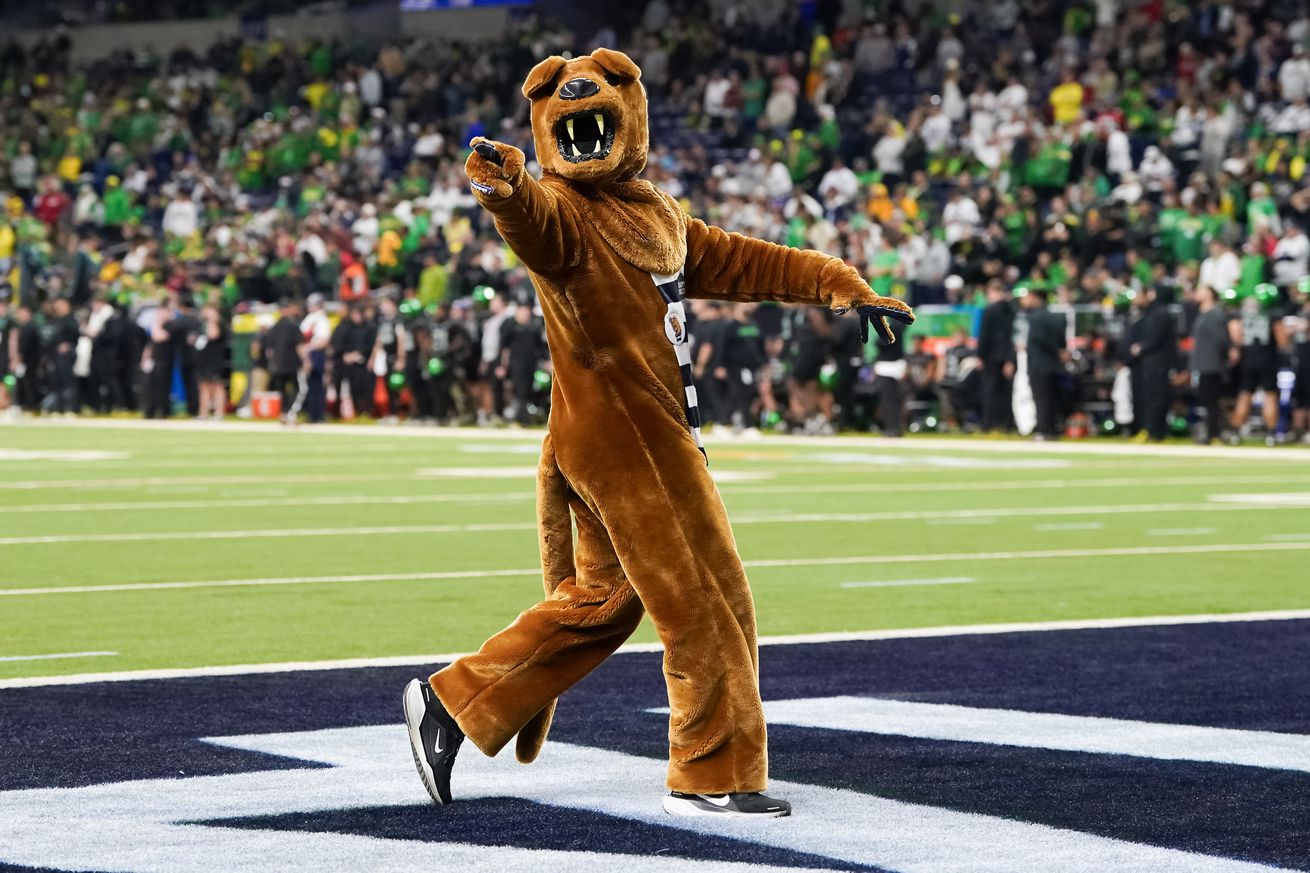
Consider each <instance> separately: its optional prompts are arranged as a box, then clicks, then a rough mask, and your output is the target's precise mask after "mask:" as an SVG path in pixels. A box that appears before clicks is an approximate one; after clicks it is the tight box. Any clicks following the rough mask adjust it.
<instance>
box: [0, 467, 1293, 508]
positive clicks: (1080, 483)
mask: <svg viewBox="0 0 1310 873" xmlns="http://www.w3.org/2000/svg"><path fill="white" fill-rule="evenodd" d="M771 472H772V471H771ZM824 472H825V473H828V474H831V473H833V471H832V470H825V471H824ZM874 472H876V473H877V475H878V476H879V477H882V476H885V475H887V474H888V473H890V472H892V471H874ZM413 480H414V474H413V473H412V472H407V473H405V474H404V475H391V474H388V475H378V474H376V473H342V474H320V473H307V474H295V473H290V474H287V475H250V476H158V477H146V478H108V479H27V480H18V481H4V480H0V490H16V491H40V490H43V489H47V488H79V489H111V488H161V489H174V488H181V487H182V486H194V485H214V486H232V485H243V484H245V485H282V484H306V485H324V484H328V483H331V482H412V481H413ZM1306 482H1310V475H1306V476H1293V475H1286V474H1282V475H1248V476H1159V477H1154V478H1152V477H1144V478H1139V477H1114V478H1103V479H1094V478H1089V479H1041V480H1035V481H1031V482H1024V481H1015V480H1013V479H1005V480H1001V481H995V482H979V481H977V480H972V481H968V482H920V481H916V482H885V481H882V479H881V478H879V479H878V480H877V481H876V482H870V483H861V484H850V483H835V484H824V485H822V486H815V485H812V484H811V485H738V484H731V485H728V486H727V487H725V488H720V489H719V490H720V493H721V494H723V495H724V496H731V495H740V494H813V493H815V490H816V488H821V489H822V491H823V492H824V493H861V494H868V495H869V496H870V498H871V499H872V498H875V497H877V495H879V494H885V493H891V492H911V493H916V492H928V491H946V492H951V493H955V492H958V491H981V492H990V491H1035V490H1061V491H1063V490H1068V489H1074V488H1130V487H1147V486H1151V487H1155V486H1158V487H1183V486H1193V485H1195V486H1204V485H1289V484H1302V483H1306ZM442 487H446V486H445V485H444V484H443V486H442ZM192 490H195V489H192ZM1212 497H1213V495H1212ZM1270 502H1271V503H1274V502H1279V501H1270Z"/></svg>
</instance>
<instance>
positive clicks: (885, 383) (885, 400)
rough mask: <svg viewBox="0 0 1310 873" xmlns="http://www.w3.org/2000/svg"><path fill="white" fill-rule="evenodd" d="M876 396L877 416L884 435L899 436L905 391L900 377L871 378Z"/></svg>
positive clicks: (902, 425)
mask: <svg viewBox="0 0 1310 873" xmlns="http://www.w3.org/2000/svg"><path fill="white" fill-rule="evenodd" d="M873 390H874V393H875V394H876V396H877V398H878V418H879V420H880V421H879V423H880V424H881V425H882V432H883V433H884V434H885V435H886V436H900V435H901V429H902V428H903V427H904V423H903V422H904V418H905V391H904V389H903V388H902V386H901V380H900V379H893V378H892V377H890V376H878V377H876V378H875V379H874V380H873Z"/></svg>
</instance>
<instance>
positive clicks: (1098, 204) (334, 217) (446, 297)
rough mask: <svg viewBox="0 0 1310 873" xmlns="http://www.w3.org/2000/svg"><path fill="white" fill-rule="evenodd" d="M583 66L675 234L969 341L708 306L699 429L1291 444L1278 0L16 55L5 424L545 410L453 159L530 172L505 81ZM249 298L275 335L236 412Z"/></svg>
mask: <svg viewBox="0 0 1310 873" xmlns="http://www.w3.org/2000/svg"><path fill="white" fill-rule="evenodd" d="M847 7H849V8H847ZM602 44H603V45H609V46H617V47H619V48H622V49H624V50H626V51H628V52H629V53H630V54H631V55H632V56H633V57H634V59H636V60H637V61H638V63H639V64H640V65H641V67H642V70H643V77H642V81H643V83H644V84H645V86H646V87H647V89H648V92H649V94H650V103H651V141H652V151H651V156H650V161H649V165H648V168H647V171H646V176H647V178H650V179H651V180H653V181H654V182H656V183H657V184H659V185H660V186H661V187H663V188H664V189H665V190H667V191H668V192H670V193H671V194H673V195H674V196H676V197H678V198H679V199H680V200H681V201H682V202H683V204H684V206H685V208H686V209H687V210H688V211H689V212H690V213H692V214H694V215H697V216H699V217H702V218H704V219H705V220H707V221H709V222H711V223H715V224H719V225H721V226H723V227H725V228H727V229H729V230H738V231H741V232H743V233H748V234H751V235H754V236H758V237H762V238H765V239H770V240H774V241H776V242H779V243H783V244H786V245H793V246H804V247H809V248H815V249H819V250H821V251H825V252H828V253H831V254H834V255H838V256H840V257H842V258H844V259H846V260H847V261H849V262H850V263H852V264H854V265H855V266H856V267H857V268H858V269H860V270H861V271H862V272H863V273H864V274H865V275H866V277H867V278H868V279H869V282H870V284H871V285H872V286H873V287H874V288H875V290H877V291H879V292H880V293H884V294H894V295H898V296H902V297H905V298H907V299H908V300H909V301H910V302H911V303H913V304H914V305H915V306H916V307H919V308H920V309H921V310H923V311H931V307H932V306H934V305H942V306H953V307H973V309H966V310H961V311H963V312H965V313H966V314H967V313H970V312H972V313H974V315H973V317H972V320H971V321H970V320H966V322H965V323H966V326H965V328H964V330H963V331H957V332H955V333H950V331H944V333H946V334H949V335H948V336H928V335H927V332H926V331H925V330H924V329H923V328H917V329H914V328H912V329H911V331H910V333H909V334H908V335H907V337H906V341H905V342H904V343H901V344H897V345H894V346H876V347H870V348H868V349H865V348H862V347H861V346H860V343H859V341H858V331H857V330H855V329H854V326H853V324H852V323H851V320H849V319H839V318H834V317H832V316H831V315H830V314H827V313H823V312H820V311H817V310H809V309H786V308H779V307H770V306H761V307H751V306H736V307H729V306H721V305H717V304H704V305H700V304H698V305H697V306H696V307H695V311H694V315H695V316H696V321H695V322H694V323H693V324H692V330H693V336H694V337H695V338H696V339H697V340H698V342H699V350H698V351H697V353H696V369H697V377H698V379H699V380H701V381H702V382H703V383H705V384H706V386H707V387H706V388H705V390H704V394H705V395H706V396H707V398H708V404H707V405H708V409H707V410H706V411H707V413H708V415H709V416H710V418H711V420H712V421H717V422H718V423H720V424H723V425H725V426H733V427H736V428H753V427H757V426H761V425H763V426H776V427H791V428H796V429H800V430H805V431H812V432H826V431H828V430H831V429H832V428H834V427H870V426H876V427H878V428H879V429H880V430H882V431H883V432H886V433H893V434H896V433H900V432H901V431H902V430H903V429H905V428H908V427H916V428H917V427H946V426H951V427H960V428H965V429H979V430H988V431H992V430H1006V429H1010V428H1013V427H1014V426H1015V425H1016V424H1017V425H1018V426H1019V427H1020V429H1021V430H1023V431H1025V432H1028V431H1035V432H1036V433H1038V434H1039V435H1044V436H1048V437H1049V436H1055V435H1057V434H1058V433H1062V432H1068V433H1073V432H1078V430H1079V428H1080V427H1082V428H1086V427H1087V426H1088V424H1090V426H1092V427H1095V428H1098V429H1106V430H1110V429H1116V428H1126V429H1128V430H1131V431H1134V432H1141V433H1142V434H1143V435H1144V437H1154V438H1163V437H1164V436H1165V435H1166V434H1167V433H1169V432H1170V430H1171V429H1183V430H1186V428H1187V427H1188V426H1189V424H1195V425H1196V433H1197V434H1198V435H1199V436H1200V438H1202V439H1207V440H1208V439H1211V438H1218V437H1220V436H1223V435H1227V436H1228V437H1229V438H1235V437H1238V436H1240V435H1242V434H1244V433H1246V432H1248V431H1249V430H1251V429H1252V424H1251V419H1252V412H1253V410H1255V411H1258V412H1259V413H1260V417H1259V418H1258V419H1256V424H1255V429H1256V430H1257V431H1259V430H1261V427H1263V433H1264V435H1266V436H1267V437H1268V438H1269V439H1270V440H1273V439H1275V438H1285V437H1288V436H1291V435H1295V434H1297V433H1300V432H1304V431H1305V430H1306V429H1307V425H1310V421H1307V420H1306V415H1307V409H1310V339H1308V337H1307V323H1308V322H1307V317H1306V316H1307V310H1306V307H1307V305H1308V304H1307V300H1308V298H1307V294H1306V293H1305V288H1306V286H1305V285H1304V284H1303V280H1304V279H1305V278H1306V277H1307V275H1310V238H1307V236H1306V234H1305V232H1304V227H1305V226H1306V221H1307V220H1310V179H1307V178H1305V176H1306V165H1307V160H1308V159H1310V54H1308V53H1307V46H1310V11H1308V10H1307V8H1306V4H1304V3H1301V2H1294V0H1232V2H1216V0H1199V2H1186V3H1184V2H1176V0H1095V2H1081V0H1059V2H1057V0H1030V2H1025V3H1020V2H1017V0H994V2H989V3H986V4H983V3H974V2H967V0H952V2H939V3H937V4H934V3H931V2H919V3H912V2H895V0H889V2H879V3H870V4H864V5H861V4H853V3H848V4H845V6H843V4H842V3H841V2H837V0H832V2H819V3H816V4H787V3H738V4H735V5H730V4H716V5H714V7H713V9H710V8H707V7H704V6H703V5H701V4H692V3H683V2H668V0H650V2H648V3H646V4H644V12H643V15H642V18H641V22H640V24H639V25H638V26H637V27H636V28H635V29H633V30H632V31H631V32H624V33H615V32H613V31H612V30H609V29H605V28H602V29H601V30H600V31H599V32H596V33H586V34H580V33H575V32H572V31H569V30H566V29H564V28H562V27H560V26H558V25H555V24H552V23H551V22H549V21H547V20H543V19H541V18H540V17H538V16H535V15H532V14H521V15H516V16H515V17H514V18H513V19H512V20H511V25H510V29H509V30H508V32H507V33H506V34H505V36H504V37H503V38H502V39H500V40H498V41H493V42H489V43H480V44H477V45H472V44H462V43H458V42H453V43H449V44H443V45H442V46H441V47H440V49H439V50H434V48H433V46H431V45H429V44H426V43H422V42H417V41H415V42H405V43H389V44H385V45H382V46H375V45H366V44H362V43H356V42H354V41H353V40H352V39H351V38H350V37H348V36H347V35H343V36H342V38H341V39H339V40H336V41H332V42H294V41H288V40H285V39H282V38H280V37H279V36H278V35H277V34H272V35H270V38H269V39H267V40H265V41H259V42H252V41H223V42H219V43H216V44H215V45H213V46H211V47H209V48H207V49H206V50H204V51H203V52H192V51H189V50H178V51H174V52H172V53H171V54H169V55H168V56H166V57H157V56H151V55H148V54H130V55H129V54H115V55H110V56H108V57H106V58H104V59H102V60H100V61H97V62H95V63H93V64H90V65H89V66H78V65H74V64H72V63H70V61H69V46H68V44H67V41H66V40H61V39H59V38H51V39H50V40H47V41H45V42H42V43H40V44H37V45H35V46H32V47H29V48H22V47H19V46H18V45H16V44H11V45H9V46H8V47H7V48H5V49H3V50H0V130H3V131H4V137H3V141H2V143H0V152H3V153H2V154H0V196H2V197H3V207H4V209H3V215H0V277H4V278H5V281H6V282H7V285H8V287H7V289H5V290H3V291H0V297H5V298H8V299H7V302H5V303H3V304H0V324H3V328H0V337H3V342H4V349H3V354H0V373H3V374H4V375H6V377H7V378H6V385H7V386H8V387H7V388H5V389H0V391H2V392H3V393H0V404H3V403H13V404H14V406H15V407H16V408H17V407H21V408H25V409H28V410H29V411H33V412H35V411H47V412H65V413H67V412H76V411H79V410H83V409H87V408H90V409H93V410H101V411H104V410H110V409H135V410H141V411H144V412H145V413H146V414H149V415H168V414H170V413H172V412H173V409H174V407H175V406H176V405H178V402H179V400H181V399H182V398H185V404H186V408H187V410H188V411H189V412H190V413H191V414H201V413H202V412H203V413H204V414H206V415H213V414H221V413H223V412H224V411H227V408H228V407H230V406H232V405H234V402H235V404H236V405H244V403H245V398H246V397H247V396H248V395H249V394H250V393H252V392H253V389H257V388H261V387H264V386H263V384H261V383H262V382H263V380H264V379H265V378H267V384H268V385H270V386H272V387H274V388H275V390H279V391H280V392H281V393H282V394H283V395H284V404H283V411H284V413H298V414H299V413H303V414H305V415H308V416H309V417H310V418H311V419H312V420H320V419H321V418H323V417H324V416H326V415H343V414H350V413H352V412H353V413H354V414H369V415H379V416H383V417H396V416H404V417H407V418H410V419H413V420H423V419H430V420H434V421H482V422H494V421H496V420H498V419H503V418H511V419H514V420H517V421H520V422H524V423H527V422H531V421H537V420H540V419H541V417H542V416H543V415H544V414H545V411H546V405H547V403H548V391H547V390H546V389H547V387H548V383H549V362H548V358H547V355H546V350H545V346H544V342H543V341H542V338H541V331H540V326H539V323H538V319H537V318H536V316H535V314H534V300H533V294H532V288H531V284H530V282H529V281H528V279H527V276H526V273H525V272H524V270H523V269H522V268H521V267H520V266H519V265H517V264H516V263H515V261H514V259H513V257H512V255H511V253H509V252H508V250H507V249H506V248H505V247H504V246H503V244H502V243H501V241H500V240H499V238H498V237H497V236H496V234H495V231H494V229H493V228H492V227H491V226H490V224H489V222H488V221H487V219H486V218H485V216H483V215H482V214H481V212H480V211H479V210H478V209H476V208H475V207H474V203H473V201H472V199H471V197H470V196H469V194H468V190H467V183H466V180H465V179H464V177H463V172H462V164H463V159H464V156H465V155H466V154H467V151H466V144H467V142H468V141H469V139H470V138H471V137H473V136H476V135H487V136H490V137H493V138H495V139H499V140H503V141H507V142H511V143H513V144H515V145H518V146H520V147H523V148H524V149H525V150H527V151H528V152H529V153H531V133H530V128H529V126H528V124H527V118H526V108H527V107H526V102H525V101H523V100H522V98H521V96H520V95H519V94H518V92H517V83H518V82H519V81H521V78H522V75H523V74H524V72H525V71H526V70H528V69H529V68H530V67H531V66H532V64H533V63H534V62H535V61H536V60H538V59H540V58H541V57H544V56H546V55H548V54H551V53H564V52H570V51H572V52H585V51H588V50H590V49H591V48H592V47H594V46H596V45H602ZM274 306H276V307H277V308H278V309H279V311H280V313H281V314H280V316H277V317H276V324H273V323H272V322H273V321H274V320H275V319H274V317H272V316H269V315H268V313H267V312H266V310H267V309H269V308H271V307H274ZM247 312H249V313H251V314H260V313H264V315H263V321H262V324H263V330H262V332H261V333H260V334H259V335H258V336H256V337H255V338H254V343H253V345H252V346H251V349H250V355H249V357H250V361H249V368H248V369H249V370H250V371H251V372H252V373H253V374H254V376H253V377H252V380H251V385H252V391H248V392H245V394H243V396H242V397H238V398H233V397H231V396H230V395H229V393H228V392H227V391H226V390H225V387H224V386H225V385H226V384H227V380H228V379H229V378H230V377H231V375H232V373H233V371H234V369H235V367H236V364H235V362H234V360H233V356H232V355H229V354H228V353H227V350H228V349H230V348H232V347H234V346H235V345H236V343H237V340H238V337H237V333H236V331H235V329H234V325H235V324H236V323H237V322H236V321H234V320H233V316H234V315H237V316H239V315H241V314H243V313H247ZM926 322H927V320H925V323H926ZM277 325H282V326H283V327H282V329H281V330H279V329H278V326H277ZM293 325H294V327H296V328H297V331H296V333H295V335H294V336H293V334H292V332H291V331H290V327H291V326H293ZM352 325H353V327H352ZM916 330H917V331H918V332H916ZM1283 372H1287V373H1295V375H1296V376H1297V377H1298V378H1297V379H1296V381H1295V383H1294V384H1293V383H1291V382H1289V381H1287V377H1282V378H1283V381H1281V382H1280V373H1283ZM1016 376H1018V377H1019V378H1017V379H1016V378H1015V377H1016ZM202 385H208V386H209V387H208V388H207V389H202V387H201V386H202ZM1028 419H1031V420H1028ZM1080 422H1081V424H1080ZM1260 422H1263V426H1262V425H1261V424H1260Z"/></svg>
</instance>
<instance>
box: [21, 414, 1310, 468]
mask: <svg viewBox="0 0 1310 873" xmlns="http://www.w3.org/2000/svg"><path fill="white" fill-rule="evenodd" d="M0 427H12V428H15V429H25V428H32V429H36V428H53V429H73V428H85V429H103V430H155V431H165V432H167V431H193V432H199V433H211V434H215V435H217V434H222V433H247V434H262V435H263V436H267V437H270V438H273V439H294V438H299V437H305V436H311V435H313V436H352V437H357V438H360V439H383V440H385V439H404V440H410V439H420V440H423V439H429V440H443V439H470V438H471V439H476V440H479V441H484V440H511V441H514V440H518V441H524V442H528V441H531V442H537V443H539V442H541V439H542V437H544V436H545V431H543V430H529V431H522V430H497V429H493V428H461V427H439V428H417V427H414V428H388V427H378V426H367V425H350V424H320V425H313V426H310V427H299V428H291V429H288V428H283V427H281V426H280V425H278V424H275V423H272V422H241V421H225V422H197V421H145V420H141V419H95V418H87V419H61V420H46V419H19V420H17V421H11V422H4V423H0ZM705 441H706V443H709V444H733V445H738V444H740V439H739V438H738V437H736V436H733V435H731V434H725V435H723V436H719V435H717V434H708V435H707V436H706V440H705ZM772 446H792V447H798V448H811V449H826V448H831V447H834V446H836V447H841V448H873V449H887V450H892V451H896V452H905V453H907V455H910V456H912V455H913V452H915V451H931V452H948V451H949V452H976V453H979V454H1020V455H1027V454H1032V455H1120V456H1129V457H1172V458H1215V459H1223V460H1234V461H1243V460H1277V461H1285V462H1287V463H1303V464H1310V451H1307V450H1305V449H1302V448H1300V447H1297V446H1283V447H1280V448H1264V447H1258V446H1236V447H1234V446H1192V445H1140V444H1136V443H1119V442H1105V441H1102V440H1087V441H1081V442H1080V441H1068V440H1061V441H1056V442H1048V443H1034V442H1028V441H1024V440H998V441H988V440H979V439H967V438H962V439H950V438H946V439H937V438H922V439H918V438H916V439H909V440H902V439H887V438H884V437H873V436H837V437H788V436H768V437H766V438H765V439H762V440H760V441H759V442H758V443H751V447H752V448H757V449H766V448H769V447H772Z"/></svg>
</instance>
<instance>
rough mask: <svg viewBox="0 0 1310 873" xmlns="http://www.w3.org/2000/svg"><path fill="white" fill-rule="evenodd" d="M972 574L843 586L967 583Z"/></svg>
mask: <svg viewBox="0 0 1310 873" xmlns="http://www.w3.org/2000/svg"><path fill="white" fill-rule="evenodd" d="M977 581H978V580H977V579H975V578H973V577H972V576H942V577H941V578H939V579H879V580H877V581H873V582H843V583H841V587H842V588H900V587H903V586H907V585H967V584H968V583H970V582H977Z"/></svg>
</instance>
